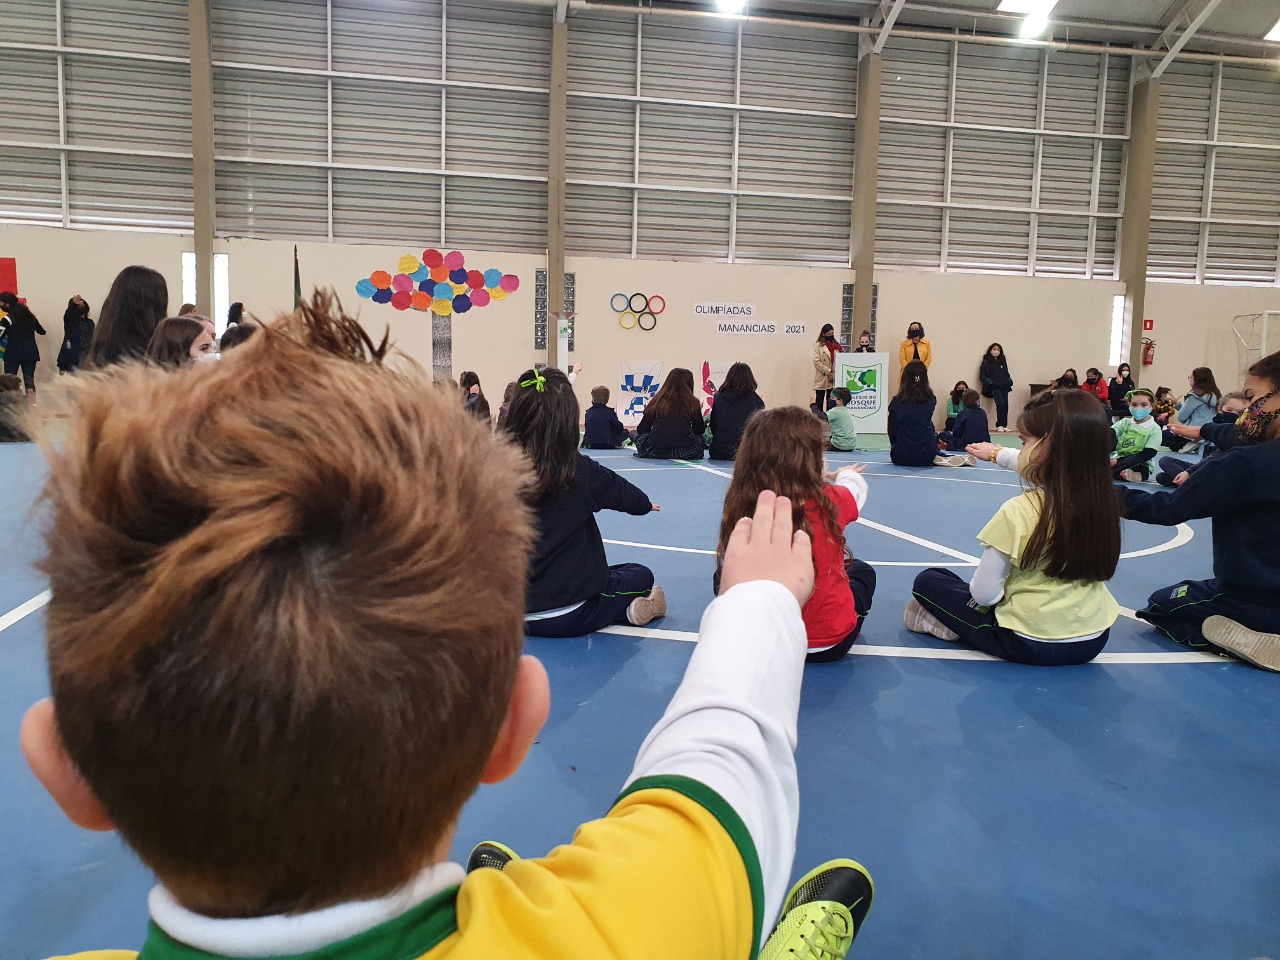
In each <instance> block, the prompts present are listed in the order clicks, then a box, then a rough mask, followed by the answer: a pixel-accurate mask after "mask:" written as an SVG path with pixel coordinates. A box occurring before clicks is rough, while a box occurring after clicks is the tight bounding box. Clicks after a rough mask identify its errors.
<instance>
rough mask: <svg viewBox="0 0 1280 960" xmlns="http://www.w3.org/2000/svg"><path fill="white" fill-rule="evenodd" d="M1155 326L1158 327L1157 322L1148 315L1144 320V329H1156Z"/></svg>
mask: <svg viewBox="0 0 1280 960" xmlns="http://www.w3.org/2000/svg"><path fill="white" fill-rule="evenodd" d="M1155 328H1156V322H1155V321H1154V320H1152V319H1151V318H1150V317H1147V318H1146V319H1145V320H1143V321H1142V329H1143V330H1154V329H1155Z"/></svg>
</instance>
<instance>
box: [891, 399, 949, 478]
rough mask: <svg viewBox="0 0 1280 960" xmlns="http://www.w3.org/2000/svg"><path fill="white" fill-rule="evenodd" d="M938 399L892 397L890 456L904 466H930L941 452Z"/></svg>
mask: <svg viewBox="0 0 1280 960" xmlns="http://www.w3.org/2000/svg"><path fill="white" fill-rule="evenodd" d="M937 406H938V401H937V399H936V398H935V399H933V400H930V401H929V402H928V403H905V402H903V401H902V400H899V399H898V398H897V397H894V398H893V399H892V400H891V401H889V445H890V450H889V459H890V460H892V461H893V462H894V463H896V464H897V465H898V466H900V467H929V466H932V465H933V461H934V458H935V457H937V455H938V434H937V431H935V430H934V429H933V411H934V410H935V409H936V408H937Z"/></svg>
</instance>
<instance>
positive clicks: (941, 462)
mask: <svg viewBox="0 0 1280 960" xmlns="http://www.w3.org/2000/svg"><path fill="white" fill-rule="evenodd" d="M966 462H967V461H966V459H965V458H964V457H962V456H960V455H959V454H955V455H954V456H950V457H944V456H942V455H941V454H939V455H938V456H936V457H934V458H933V465H934V466H935V467H963V466H964V465H965V463H966Z"/></svg>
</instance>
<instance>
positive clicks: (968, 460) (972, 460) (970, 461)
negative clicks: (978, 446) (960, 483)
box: [964, 453, 978, 467]
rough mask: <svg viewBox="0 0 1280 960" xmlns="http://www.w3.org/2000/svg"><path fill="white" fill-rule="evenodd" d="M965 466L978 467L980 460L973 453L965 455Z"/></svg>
mask: <svg viewBox="0 0 1280 960" xmlns="http://www.w3.org/2000/svg"><path fill="white" fill-rule="evenodd" d="M964 465H965V466H966V467H976V466H977V465H978V458H977V457H975V456H974V455H973V454H972V453H966V454H965V455H964Z"/></svg>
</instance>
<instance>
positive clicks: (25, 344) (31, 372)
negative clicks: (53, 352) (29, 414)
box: [0, 290, 44, 401]
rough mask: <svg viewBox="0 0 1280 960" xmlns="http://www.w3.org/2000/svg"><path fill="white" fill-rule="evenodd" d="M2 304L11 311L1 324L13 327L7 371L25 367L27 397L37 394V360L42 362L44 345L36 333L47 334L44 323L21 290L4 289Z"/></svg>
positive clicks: (30, 398)
mask: <svg viewBox="0 0 1280 960" xmlns="http://www.w3.org/2000/svg"><path fill="white" fill-rule="evenodd" d="M0 308H3V310H4V312H5V313H7V314H8V316H7V317H5V318H4V319H3V320H0V327H3V328H5V329H6V330H8V331H9V346H8V349H6V350H5V354H4V372H5V374H6V375H7V376H13V375H14V374H15V373H17V372H18V370H19V369H21V370H22V382H23V385H24V386H25V387H26V388H27V399H28V400H32V401H34V400H35V398H36V364H37V363H39V362H40V348H39V346H37V345H36V334H37V333H38V334H40V335H41V336H44V327H42V326H40V321H39V320H37V319H36V315H35V314H34V313H32V312H31V311H30V310H29V309H27V303H26V301H25V300H23V299H21V298H20V297H19V296H18V295H17V294H15V293H10V292H9V291H7V290H6V291H5V292H4V293H0Z"/></svg>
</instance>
